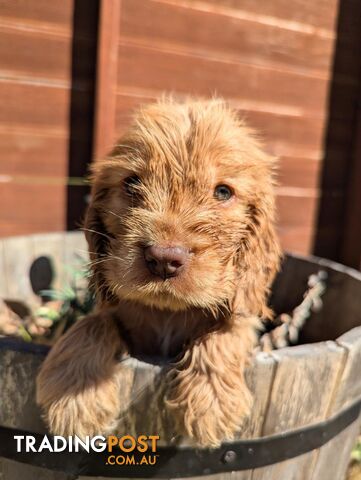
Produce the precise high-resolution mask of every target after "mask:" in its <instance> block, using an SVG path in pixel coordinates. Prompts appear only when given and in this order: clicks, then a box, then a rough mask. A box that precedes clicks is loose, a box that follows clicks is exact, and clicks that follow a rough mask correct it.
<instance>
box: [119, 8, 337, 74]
mask: <svg viewBox="0 0 361 480" xmlns="http://www.w3.org/2000/svg"><path fill="white" fill-rule="evenodd" d="M238 6H239V8H240V9H241V8H242V2H238ZM188 7H190V8H188ZM303 8H304V7H303ZM120 32H121V36H122V37H123V38H124V37H128V38H131V39H132V40H133V41H136V42H137V43H138V44H139V45H148V44H151V45H153V46H157V45H158V46H161V45H162V44H163V45H164V46H165V47H166V48H171V49H173V50H176V51H177V50H179V51H182V50H183V51H187V50H188V51H193V52H194V53H197V54H198V55H200V56H205V57H207V56H216V57H217V56H218V57H222V56H224V57H226V58H227V57H228V58H229V57H232V56H233V58H234V59H240V58H241V59H242V61H243V62H246V63H250V64H263V65H276V64H277V65H278V66H279V68H284V69H286V70H291V69H295V70H298V71H307V70H315V71H317V72H319V73H321V72H323V73H325V74H328V70H329V68H330V67H331V64H332V53H333V39H332V38H331V36H330V37H318V36H316V35H312V34H310V33H309V32H304V31H302V30H301V31H292V30H287V29H284V28H282V27H281V28H280V27H279V25H277V22H274V24H266V23H261V22H260V21H259V20H258V19H257V17H252V16H251V18H242V17H240V18H239V17H238V18H237V16H234V17H232V16H230V15H222V14H220V13H219V12H217V11H212V9H208V10H207V9H202V10H200V9H199V10H197V8H191V5H190V4H189V6H185V5H184V4H182V2H180V4H177V3H176V2H174V3H173V4H167V3H163V2H157V1H150V0H146V1H144V0H125V1H123V3H122V15H121V28H120Z"/></svg>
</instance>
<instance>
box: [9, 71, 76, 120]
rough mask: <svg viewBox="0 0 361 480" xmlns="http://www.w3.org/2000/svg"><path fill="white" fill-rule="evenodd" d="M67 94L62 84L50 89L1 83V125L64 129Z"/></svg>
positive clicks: (67, 90)
mask: <svg viewBox="0 0 361 480" xmlns="http://www.w3.org/2000/svg"><path fill="white" fill-rule="evenodd" d="M69 94H70V90H69V88H68V86H67V85H65V84H57V85H53V86H51V85H46V84H45V85H44V84H36V83H34V84H26V83H14V82H12V81H11V80H8V81H0V103H1V109H0V123H2V124H5V125H7V126H9V125H19V124H20V125H27V126H31V127H34V126H35V125H36V126H42V125H46V126H48V127H50V126H51V127H61V128H63V129H67V125H68V122H69V118H68V116H69ZM20 99H21V101H19V100H20Z"/></svg>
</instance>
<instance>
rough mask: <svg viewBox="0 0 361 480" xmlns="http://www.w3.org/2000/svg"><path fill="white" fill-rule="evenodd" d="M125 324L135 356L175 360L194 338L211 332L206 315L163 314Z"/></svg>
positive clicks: (129, 320) (128, 321) (132, 352)
mask: <svg viewBox="0 0 361 480" xmlns="http://www.w3.org/2000/svg"><path fill="white" fill-rule="evenodd" d="M122 323H123V325H124V328H125V330H126V332H127V337H128V338H127V340H128V344H129V349H130V353H131V354H132V355H135V356H139V355H140V356H141V355H152V356H156V357H162V358H174V357H176V356H177V355H178V354H179V353H180V352H181V351H182V350H183V349H184V348H185V346H186V345H187V344H189V342H191V341H192V339H194V338H196V337H197V336H199V335H200V334H201V333H202V332H203V331H204V332H205V331H206V330H208V329H209V328H210V326H211V323H212V322H210V321H209V320H208V319H207V318H205V317H203V316H194V315H193V316H189V315H185V314H184V313H183V314H181V313H177V314H175V313H172V312H170V313H169V314H168V315H167V314H164V312H161V313H160V314H159V315H154V314H150V315H149V316H146V317H145V318H143V317H141V318H137V319H136V320H134V319H133V321H132V320H131V319H128V320H127V321H124V322H122Z"/></svg>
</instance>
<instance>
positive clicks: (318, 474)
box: [310, 417, 361, 480]
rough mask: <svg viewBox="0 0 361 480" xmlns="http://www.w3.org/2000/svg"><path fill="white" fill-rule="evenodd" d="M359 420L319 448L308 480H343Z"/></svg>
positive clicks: (360, 418)
mask: <svg viewBox="0 0 361 480" xmlns="http://www.w3.org/2000/svg"><path fill="white" fill-rule="evenodd" d="M360 420H361V417H359V418H358V419H357V420H356V421H354V422H353V423H351V425H349V426H348V427H347V428H346V429H345V430H344V431H343V432H341V433H339V435H337V436H336V437H335V438H333V439H332V440H331V441H330V442H328V443H326V445H324V446H323V447H321V448H320V450H319V454H318V459H317V461H316V464H315V469H314V471H313V474H312V476H311V477H310V480H331V479H332V480H345V478H346V471H347V467H348V465H349V463H350V451H351V449H352V447H353V445H354V444H355V441H356V438H357V435H358V434H359V432H360Z"/></svg>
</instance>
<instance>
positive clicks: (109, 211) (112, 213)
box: [107, 210, 123, 220]
mask: <svg viewBox="0 0 361 480" xmlns="http://www.w3.org/2000/svg"><path fill="white" fill-rule="evenodd" d="M107 212H108V213H110V214H111V215H114V216H115V217H117V218H119V219H120V220H123V219H122V217H121V216H120V215H118V214H117V213H115V212H112V211H111V210H107Z"/></svg>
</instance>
